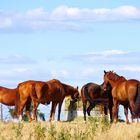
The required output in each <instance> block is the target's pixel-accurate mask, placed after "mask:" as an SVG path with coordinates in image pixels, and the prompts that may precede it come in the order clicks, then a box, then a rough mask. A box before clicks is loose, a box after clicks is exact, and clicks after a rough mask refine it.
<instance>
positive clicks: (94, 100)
mask: <svg viewBox="0 0 140 140" xmlns="http://www.w3.org/2000/svg"><path fill="white" fill-rule="evenodd" d="M81 98H82V102H83V113H84V121H86V112H87V114H88V115H89V116H90V111H91V110H92V109H93V108H94V107H95V106H96V105H103V106H104V113H105V115H107V108H106V107H107V106H108V107H109V111H110V121H112V96H111V87H108V89H107V90H106V92H105V91H104V89H103V87H102V85H98V84H95V83H87V84H85V85H84V86H83V87H82V89H81ZM87 101H88V102H89V106H88V108H87V107H86V106H87Z"/></svg>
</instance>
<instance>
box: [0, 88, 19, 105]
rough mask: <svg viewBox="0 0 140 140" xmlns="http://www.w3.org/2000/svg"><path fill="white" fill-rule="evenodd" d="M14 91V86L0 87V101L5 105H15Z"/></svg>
mask: <svg viewBox="0 0 140 140" xmlns="http://www.w3.org/2000/svg"><path fill="white" fill-rule="evenodd" d="M16 92H17V90H16V88H15V89H9V88H5V87H0V103H2V104H4V105H7V106H15V99H16Z"/></svg>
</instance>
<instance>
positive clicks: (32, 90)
mask: <svg viewBox="0 0 140 140" xmlns="http://www.w3.org/2000/svg"><path fill="white" fill-rule="evenodd" d="M35 86H36V84H32V85H31V92H30V97H31V99H32V100H34V101H36V102H40V100H39V99H38V97H37V92H36V87H35Z"/></svg>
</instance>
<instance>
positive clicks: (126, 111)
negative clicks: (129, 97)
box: [124, 105, 129, 124]
mask: <svg viewBox="0 0 140 140" xmlns="http://www.w3.org/2000/svg"><path fill="white" fill-rule="evenodd" d="M124 114H125V117H126V123H127V124H128V123H129V119H128V106H127V105H124Z"/></svg>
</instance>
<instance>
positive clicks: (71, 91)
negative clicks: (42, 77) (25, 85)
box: [35, 79, 79, 121]
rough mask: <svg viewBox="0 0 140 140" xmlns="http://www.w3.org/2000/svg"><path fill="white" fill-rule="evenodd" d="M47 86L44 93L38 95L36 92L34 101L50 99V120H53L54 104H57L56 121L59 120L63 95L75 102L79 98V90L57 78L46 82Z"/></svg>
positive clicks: (40, 101)
mask: <svg viewBox="0 0 140 140" xmlns="http://www.w3.org/2000/svg"><path fill="white" fill-rule="evenodd" d="M46 84H47V86H48V88H47V91H46V94H45V95H42V96H40V97H39V96H38V95H37V94H38V93H36V97H37V98H36V99H35V101H36V103H46V102H50V101H52V108H51V113H50V121H53V120H54V115H55V110H56V106H57V104H58V119H57V120H58V121H60V113H61V106H62V103H63V100H64V98H65V97H67V96H70V97H71V99H72V100H73V101H74V102H75V101H77V100H78V99H79V92H78V89H77V88H74V87H72V86H70V85H67V84H64V83H61V82H60V81H59V80H56V79H53V80H50V81H48V82H46Z"/></svg>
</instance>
